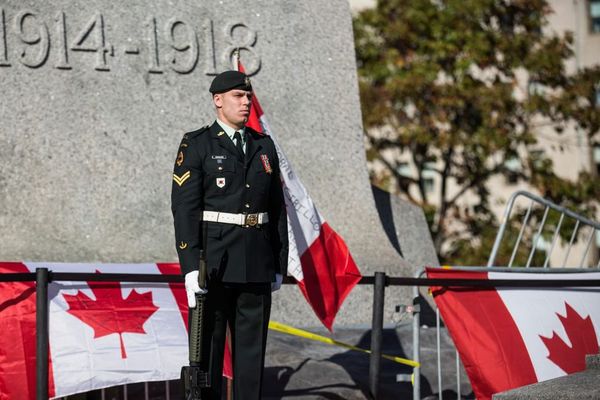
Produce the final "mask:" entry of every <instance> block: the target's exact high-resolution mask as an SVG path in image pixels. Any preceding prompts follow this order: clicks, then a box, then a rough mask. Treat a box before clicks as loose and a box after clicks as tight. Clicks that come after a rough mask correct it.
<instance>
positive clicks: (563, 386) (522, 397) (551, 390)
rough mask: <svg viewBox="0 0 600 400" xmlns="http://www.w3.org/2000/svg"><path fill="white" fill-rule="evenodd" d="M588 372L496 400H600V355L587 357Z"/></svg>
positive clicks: (535, 385)
mask: <svg viewBox="0 0 600 400" xmlns="http://www.w3.org/2000/svg"><path fill="white" fill-rule="evenodd" d="M585 361H586V370H585V371H581V372H577V373H575V374H571V375H567V376H563V377H560V378H556V379H550V380H548V381H544V382H540V383H534V384H532V385H527V386H523V387H520V388H517V389H513V390H509V391H506V392H503V393H498V394H495V395H494V396H493V397H492V398H493V399H494V400H534V399H535V400H554V399H565V400H569V399H577V400H587V399H590V400H591V399H600V385H599V384H598V382H600V355H598V354H596V355H588V356H586V360H585Z"/></svg>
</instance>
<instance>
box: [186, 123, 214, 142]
mask: <svg viewBox="0 0 600 400" xmlns="http://www.w3.org/2000/svg"><path fill="white" fill-rule="evenodd" d="M209 128H210V126H209V125H205V126H203V127H202V128H200V129H196V130H195V131H192V132H188V133H186V134H185V135H183V140H186V139H192V138H195V137H196V136H198V135H201V134H203V133H204V132H206V131H207V130H208V129H209Z"/></svg>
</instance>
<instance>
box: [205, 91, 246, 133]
mask: <svg viewBox="0 0 600 400" xmlns="http://www.w3.org/2000/svg"><path fill="white" fill-rule="evenodd" d="M213 101H214V102H215V107H217V116H218V117H219V119H220V120H221V121H223V122H225V123H226V124H228V125H230V126H232V127H235V128H238V129H241V128H242V127H243V126H244V125H245V124H246V122H248V117H249V116H250V106H251V105H252V92H248V91H246V90H239V89H233V90H230V91H229V92H225V93H219V94H215V95H214V96H213Z"/></svg>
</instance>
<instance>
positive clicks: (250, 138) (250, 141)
mask: <svg viewBox="0 0 600 400" xmlns="http://www.w3.org/2000/svg"><path fill="white" fill-rule="evenodd" d="M254 135H256V133H255V132H254V131H252V130H251V129H249V128H246V160H245V162H246V167H247V166H248V165H249V164H250V162H251V161H252V158H253V157H254V155H255V154H256V153H257V152H258V151H259V150H260V149H262V146H261V145H260V144H259V143H258V142H257V141H256V138H255V137H254Z"/></svg>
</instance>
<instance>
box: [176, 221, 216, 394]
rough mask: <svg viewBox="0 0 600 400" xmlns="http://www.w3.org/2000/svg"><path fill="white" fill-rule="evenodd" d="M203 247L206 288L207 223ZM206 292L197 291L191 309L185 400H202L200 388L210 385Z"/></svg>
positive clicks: (202, 270) (202, 273) (201, 281)
mask: <svg viewBox="0 0 600 400" xmlns="http://www.w3.org/2000/svg"><path fill="white" fill-rule="evenodd" d="M202 236H203V237H202V239H203V242H204V243H203V244H204V246H203V248H202V249H201V250H200V274H199V275H198V283H199V285H200V287H201V288H206V273H207V269H206V254H205V249H206V223H204V224H203V235H202ZM205 302H206V294H201V293H196V307H194V308H191V309H190V340H189V359H190V365H189V366H184V367H182V368H181V383H182V386H183V393H184V400H200V389H202V388H207V387H209V386H210V380H209V376H208V372H206V371H203V370H202V367H201V365H200V364H201V361H202V356H203V354H202V350H203V349H202V326H203V323H204V319H205V318H206V316H205Z"/></svg>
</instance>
